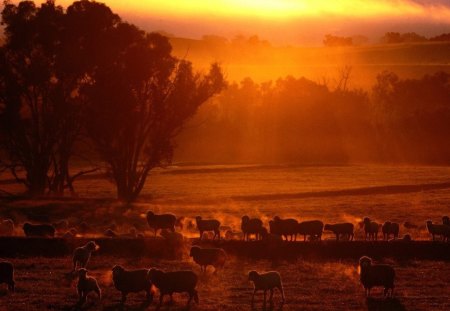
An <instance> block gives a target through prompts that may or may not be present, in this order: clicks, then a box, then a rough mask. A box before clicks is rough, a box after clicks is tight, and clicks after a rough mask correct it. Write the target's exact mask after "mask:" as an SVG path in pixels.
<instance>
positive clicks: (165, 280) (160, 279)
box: [148, 269, 198, 294]
mask: <svg viewBox="0 0 450 311" xmlns="http://www.w3.org/2000/svg"><path fill="white" fill-rule="evenodd" d="M148 278H149V280H150V281H151V282H152V283H153V285H155V286H156V287H157V288H158V289H159V290H160V291H161V293H162V294H166V293H168V294H170V293H182V292H192V291H194V290H195V287H196V286H197V281H198V277H197V275H196V274H195V273H194V272H192V271H189V270H182V271H173V272H164V271H161V270H158V269H150V271H149V272H148Z"/></svg>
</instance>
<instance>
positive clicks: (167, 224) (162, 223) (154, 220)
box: [147, 211, 177, 236]
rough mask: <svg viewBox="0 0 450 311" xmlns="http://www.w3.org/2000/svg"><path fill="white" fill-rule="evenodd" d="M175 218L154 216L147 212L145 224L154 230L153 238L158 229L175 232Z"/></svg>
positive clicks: (166, 215)
mask: <svg viewBox="0 0 450 311" xmlns="http://www.w3.org/2000/svg"><path fill="white" fill-rule="evenodd" d="M176 221H177V218H176V217H175V215H172V214H161V215H156V214H154V213H153V212H150V211H149V212H147V223H148V226H149V227H150V228H152V229H153V230H155V236H156V233H157V232H158V230H159V229H170V230H171V231H172V232H175V223H176Z"/></svg>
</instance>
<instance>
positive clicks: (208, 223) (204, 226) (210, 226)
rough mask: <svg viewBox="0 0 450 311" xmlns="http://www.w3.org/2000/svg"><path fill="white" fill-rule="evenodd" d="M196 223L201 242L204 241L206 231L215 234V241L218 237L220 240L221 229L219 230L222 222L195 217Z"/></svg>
mask: <svg viewBox="0 0 450 311" xmlns="http://www.w3.org/2000/svg"><path fill="white" fill-rule="evenodd" d="M195 221H196V222H197V228H198V231H199V232H200V240H201V239H202V236H203V232H206V231H213V232H214V237H213V240H214V239H215V238H216V236H217V237H218V239H219V240H220V229H219V227H220V221H218V220H216V219H202V217H201V216H197V217H195Z"/></svg>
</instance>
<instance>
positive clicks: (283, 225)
mask: <svg viewBox="0 0 450 311" xmlns="http://www.w3.org/2000/svg"><path fill="white" fill-rule="evenodd" d="M146 218H147V223H148V226H149V227H150V228H151V229H153V230H154V232H155V235H156V234H157V232H158V231H159V230H162V231H161V235H162V236H163V237H166V238H170V239H174V238H178V239H181V240H182V239H183V236H182V235H181V234H180V233H178V232H176V231H175V227H176V226H177V225H178V226H179V225H180V220H179V219H177V218H176V217H175V216H174V215H172V214H160V215H157V214H154V213H153V212H148V213H147V215H146ZM442 220H443V223H442V224H433V223H432V222H431V221H428V222H427V229H428V231H429V232H430V234H431V235H432V237H433V240H434V239H435V237H436V236H441V237H442V240H444V241H449V238H450V221H449V217H447V216H444V217H443V219H442ZM195 222H196V227H197V230H198V231H199V233H200V239H202V237H203V234H204V233H205V232H212V233H213V236H212V239H216V238H217V239H220V238H221V236H220V231H221V223H220V221H218V220H216V219H203V218H202V217H200V216H198V217H196V219H195ZM362 226H363V228H364V232H365V239H366V240H367V239H369V240H376V239H377V238H378V233H379V231H380V229H381V232H382V233H383V239H384V240H388V239H389V238H390V236H391V235H392V236H393V238H394V239H398V235H399V227H400V226H399V224H397V223H394V222H385V223H384V224H383V225H381V224H378V223H376V222H374V221H371V220H370V219H369V218H367V217H366V218H364V220H363V222H362ZM5 228H6V229H10V230H11V228H12V230H13V229H14V223H13V222H12V221H11V220H5V221H3V222H2V223H1V228H0V229H1V230H0V231H1V233H2V234H4V231H5ZM324 229H325V230H327V231H331V232H333V233H334V234H335V235H336V240H339V239H341V238H345V239H348V240H353V237H354V226H353V224H351V223H340V224H326V225H325V226H324V224H323V223H322V222H321V221H319V220H311V221H304V222H298V221H297V220H295V219H281V218H279V217H274V218H273V220H271V221H269V230H267V229H266V228H265V227H264V226H263V222H262V221H261V220H260V219H258V218H250V217H248V216H244V217H242V222H241V230H242V238H243V239H244V240H249V239H250V237H251V236H254V237H255V239H256V240H260V239H261V240H264V239H274V240H277V241H282V237H284V238H285V240H290V241H295V240H296V238H297V235H302V236H303V240H305V241H306V238H307V237H309V238H310V240H320V239H321V237H322V232H323V230H324ZM23 231H24V233H25V235H26V236H39V237H49V236H50V237H52V236H54V235H55V226H53V225H48V224H39V225H36V224H29V223H25V224H24V225H23ZM11 232H12V231H11ZM233 234H234V233H233ZM402 240H405V241H408V240H410V236H409V235H405V236H404V237H403V238H402ZM98 248H99V247H98V245H97V244H96V243H95V242H94V241H90V242H88V243H87V244H86V245H84V246H81V247H78V248H76V249H75V250H74V252H73V256H72V263H73V270H72V272H71V273H72V274H74V275H77V276H78V283H77V287H76V288H77V293H78V296H79V301H78V303H77V305H79V306H81V305H83V304H84V303H85V301H86V298H87V296H88V294H89V293H91V292H94V293H96V294H97V296H98V297H99V298H101V289H100V287H99V285H98V283H97V281H96V279H95V278H93V277H90V276H89V275H88V271H87V270H86V267H87V264H88V262H89V260H90V257H91V254H92V252H94V251H96V250H97V249H98ZM190 256H191V257H192V258H193V260H194V262H195V263H197V264H198V265H199V266H200V269H201V271H202V272H203V271H206V268H207V266H209V265H211V266H213V267H214V268H215V272H217V270H218V269H224V267H225V264H226V261H227V254H226V252H225V251H224V250H223V249H221V248H202V247H199V246H193V247H192V248H191V249H190ZM359 266H360V281H361V283H362V285H363V286H364V288H365V290H366V295H367V296H369V295H370V290H371V288H372V287H375V286H382V287H383V288H384V296H387V295H388V294H390V296H393V292H394V279H395V271H394V269H393V268H392V267H391V266H389V265H382V264H373V263H372V260H371V259H370V258H368V257H366V256H364V257H362V258H361V259H360V260H359ZM112 276H113V283H114V286H115V288H116V289H117V290H118V291H120V292H121V294H122V299H121V302H122V303H125V301H126V298H127V295H128V294H129V293H136V292H145V294H146V301H147V302H151V301H152V300H153V294H152V292H151V290H150V289H151V287H152V286H155V287H156V288H158V290H159V292H160V296H159V306H161V305H162V302H163V298H164V296H165V295H169V296H170V299H171V301H172V295H173V293H188V295H189V300H188V305H189V304H190V302H191V301H192V299H194V301H196V302H197V303H198V301H199V298H198V293H197V290H196V286H197V282H198V277H197V275H196V274H195V273H194V272H193V271H190V270H189V271H170V272H168V271H162V270H159V269H156V268H151V269H138V270H127V269H125V268H124V267H122V266H118V265H116V266H114V267H113V268H112ZM248 280H249V281H251V282H253V285H254V292H253V295H252V299H251V302H252V305H253V302H254V296H255V293H256V292H257V291H258V290H262V291H263V292H264V304H265V303H266V294H267V291H269V293H270V296H269V301H270V302H271V303H272V296H273V292H274V289H278V290H279V291H280V293H281V296H282V302H284V301H285V296H284V291H283V285H282V281H281V276H280V274H279V273H278V272H275V271H271V272H265V273H259V272H257V271H250V272H249V273H248ZM0 283H6V284H7V285H8V289H9V290H10V291H11V292H13V291H14V288H15V281H14V267H13V265H12V264H11V263H10V262H6V261H4V262H0Z"/></svg>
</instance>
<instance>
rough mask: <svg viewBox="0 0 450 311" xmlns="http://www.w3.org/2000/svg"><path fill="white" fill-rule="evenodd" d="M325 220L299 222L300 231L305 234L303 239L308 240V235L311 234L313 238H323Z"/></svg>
mask: <svg viewBox="0 0 450 311" xmlns="http://www.w3.org/2000/svg"><path fill="white" fill-rule="evenodd" d="M322 232H323V222H321V221H320V220H309V221H303V222H301V223H299V224H298V233H299V234H301V235H303V241H306V236H307V235H309V236H310V237H311V240H314V239H315V238H317V239H318V240H319V241H320V240H321V239H322Z"/></svg>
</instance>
